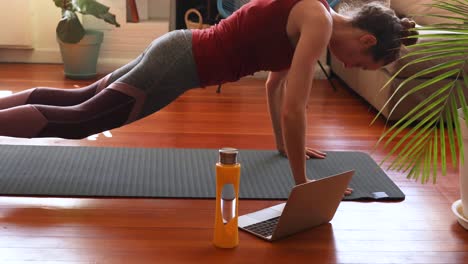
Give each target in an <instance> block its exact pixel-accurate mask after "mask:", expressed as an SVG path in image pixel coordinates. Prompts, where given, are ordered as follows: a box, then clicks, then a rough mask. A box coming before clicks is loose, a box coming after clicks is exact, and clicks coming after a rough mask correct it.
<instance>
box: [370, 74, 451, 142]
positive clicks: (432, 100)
mask: <svg viewBox="0 0 468 264" xmlns="http://www.w3.org/2000/svg"><path fill="white" fill-rule="evenodd" d="M451 86H452V84H451V83H448V84H446V85H445V86H443V87H442V88H440V89H438V90H437V91H436V92H434V93H432V94H431V95H430V96H428V97H427V98H425V99H424V100H423V101H421V103H419V104H417V105H416V106H415V107H414V108H413V109H411V110H410V111H409V112H408V113H407V114H406V115H404V116H403V117H402V118H400V119H399V120H398V121H397V122H396V123H395V124H394V125H393V126H392V127H390V128H389V129H388V130H387V131H386V132H385V133H383V134H382V135H381V137H380V138H379V140H378V142H377V144H376V146H377V145H379V144H380V142H381V141H382V140H383V139H384V138H385V137H387V135H388V134H389V133H390V132H392V131H393V130H395V129H397V128H398V130H397V132H395V133H400V132H401V131H402V130H403V129H404V128H406V127H407V126H409V125H410V124H412V123H414V122H415V121H416V120H418V119H419V118H420V117H421V116H423V115H424V114H426V113H427V112H428V111H430V110H431V109H432V108H434V107H436V106H437V105H439V104H441V103H443V102H445V100H447V97H448V94H447V95H445V96H440V95H441V94H443V93H446V91H447V90H448V89H449V88H450V87H451ZM439 96H440V97H439ZM437 97H439V98H438V99H436V98H437ZM428 104H429V106H428V107H426V108H424V107H425V106H426V105H428ZM420 109H422V110H421V111H420ZM418 111H419V112H418ZM404 122H406V123H404ZM402 124H403V125H402Z"/></svg>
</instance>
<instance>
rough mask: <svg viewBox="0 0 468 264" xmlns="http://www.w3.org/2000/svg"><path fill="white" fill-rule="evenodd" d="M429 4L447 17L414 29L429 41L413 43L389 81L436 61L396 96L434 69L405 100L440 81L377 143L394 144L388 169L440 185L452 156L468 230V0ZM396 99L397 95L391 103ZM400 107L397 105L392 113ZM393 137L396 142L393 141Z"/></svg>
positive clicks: (459, 214)
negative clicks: (431, 75) (441, 20)
mask: <svg viewBox="0 0 468 264" xmlns="http://www.w3.org/2000/svg"><path fill="white" fill-rule="evenodd" d="M428 6H430V7H433V8H437V9H440V10H441V11H444V13H445V15H438V14H427V15H425V16H430V17H437V18H439V19H440V18H444V19H445V20H446V21H444V22H442V23H437V24H432V25H427V26H422V27H418V28H416V29H415V30H417V31H419V32H420V33H423V32H426V34H419V35H418V36H416V37H418V38H430V40H429V41H427V42H423V43H419V44H415V45H413V46H411V50H410V52H409V53H408V54H407V55H405V56H403V57H402V59H409V61H408V62H407V63H406V64H405V65H404V66H403V67H402V68H401V69H400V71H398V72H396V73H395V74H394V75H393V76H392V78H391V79H390V80H389V82H388V83H387V85H388V84H389V83H390V82H392V81H393V80H394V79H395V78H396V77H397V76H398V74H399V73H400V72H401V71H402V70H404V69H405V68H406V67H409V66H411V65H413V64H417V63H427V62H431V63H430V64H427V65H430V66H428V67H427V68H425V69H423V70H422V71H419V72H417V73H415V74H414V75H412V76H410V77H408V78H407V79H406V80H405V81H403V82H402V83H401V84H400V85H399V86H398V87H397V88H396V90H395V92H394V93H393V95H395V94H396V93H397V92H399V91H403V87H406V86H408V85H407V84H408V83H409V82H410V81H411V80H413V79H415V78H418V77H421V76H422V77H424V75H428V74H434V73H436V77H433V78H427V79H426V81H425V82H423V83H421V84H418V85H416V86H415V87H406V88H409V89H407V92H406V93H405V94H404V95H403V97H402V98H404V97H406V96H408V95H410V94H413V93H416V92H420V91H422V90H425V91H426V90H428V88H429V87H434V85H437V89H435V90H433V92H431V93H430V94H429V95H428V96H426V97H425V99H424V100H423V101H422V102H421V103H419V104H418V105H416V106H415V107H414V108H413V109H412V110H411V111H410V112H408V113H407V114H406V115H405V116H404V117H403V118H401V119H400V120H399V121H398V122H396V123H394V124H393V125H391V126H390V128H389V129H388V130H387V131H385V132H384V133H383V134H382V135H381V137H380V139H379V142H378V144H380V143H383V142H385V146H386V147H388V146H392V147H391V150H390V152H389V154H388V155H387V157H386V158H385V159H384V161H385V160H387V159H388V158H390V159H391V158H392V157H393V161H392V162H391V164H390V166H389V169H396V170H399V171H403V172H405V173H408V174H407V176H408V178H414V179H416V180H417V179H420V180H421V182H423V183H426V182H428V181H429V180H430V179H431V178H432V180H433V182H434V183H435V182H436V178H437V175H438V174H439V173H441V174H442V175H445V174H446V170H447V157H448V155H450V158H451V160H452V165H453V166H454V167H457V166H459V168H460V192H461V196H462V199H461V201H456V202H455V203H454V204H453V206H452V209H454V213H455V214H456V215H457V217H458V220H459V222H460V224H462V225H463V226H464V227H465V228H468V221H467V219H468V163H467V162H466V161H467V160H466V158H465V155H468V154H466V153H468V151H467V148H468V146H465V145H464V144H463V143H464V139H465V140H466V139H468V105H467V102H466V98H465V95H464V91H465V90H466V89H468V73H467V72H466V70H465V69H466V65H468V64H467V63H468V0H446V1H438V0H436V1H434V2H432V3H431V4H428ZM421 55H423V56H422V57H421ZM440 58H444V61H443V62H440V61H437V60H438V59H440ZM433 62H435V63H433ZM392 99H393V96H391V97H390V99H389V100H388V101H390V100H392ZM400 102H401V101H400ZM387 103H388V102H387ZM396 107H398V103H397V104H396V105H395V107H393V109H392V112H393V111H394V110H395V108H396ZM383 108H385V107H383ZM383 108H382V109H383ZM379 114H380V113H379ZM379 114H378V115H379ZM405 131H406V132H405ZM391 141H395V142H396V143H395V144H393V145H390V144H389V143H390V142H391ZM447 149H448V150H449V152H450V154H448V153H447ZM395 153H398V155H397V156H396V157H394V156H393V154H395ZM463 210H464V211H465V213H463Z"/></svg>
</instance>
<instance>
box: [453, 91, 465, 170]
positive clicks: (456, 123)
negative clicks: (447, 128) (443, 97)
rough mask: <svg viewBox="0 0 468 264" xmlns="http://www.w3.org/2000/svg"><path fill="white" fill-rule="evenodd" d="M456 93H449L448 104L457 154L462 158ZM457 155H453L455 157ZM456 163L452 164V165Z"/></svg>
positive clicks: (461, 139) (461, 140)
mask: <svg viewBox="0 0 468 264" xmlns="http://www.w3.org/2000/svg"><path fill="white" fill-rule="evenodd" d="M456 96H457V93H456V92H454V93H452V94H451V95H450V106H451V109H450V110H451V115H452V122H453V126H454V128H455V139H456V143H458V145H457V147H458V148H457V150H458V155H459V156H460V160H463V159H464V153H463V138H462V133H461V127H460V123H459V119H458V118H459V117H458V107H457V97H456ZM456 156H457V155H455V157H456ZM455 166H456V164H455V165H454V167H455Z"/></svg>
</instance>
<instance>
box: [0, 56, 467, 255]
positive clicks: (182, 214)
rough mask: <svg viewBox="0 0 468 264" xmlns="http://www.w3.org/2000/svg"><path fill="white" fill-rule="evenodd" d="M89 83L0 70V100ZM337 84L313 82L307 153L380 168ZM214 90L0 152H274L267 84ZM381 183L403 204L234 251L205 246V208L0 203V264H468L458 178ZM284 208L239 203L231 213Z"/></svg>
mask: <svg viewBox="0 0 468 264" xmlns="http://www.w3.org/2000/svg"><path fill="white" fill-rule="evenodd" d="M89 83H90V81H74V80H68V79H65V78H64V77H63V69H62V66H61V65H53V64H46V65H40V64H0V91H1V90H8V91H13V92H18V91H22V90H25V89H28V88H30V87H34V86H49V87H64V88H66V89H73V88H77V87H84V86H86V85H88V84H89ZM336 84H337V85H338V87H339V89H338V91H336V92H335V91H333V89H332V88H331V87H330V85H329V84H328V83H327V82H326V81H324V80H316V81H315V82H314V87H313V89H314V92H313V93H312V95H311V98H310V102H309V105H308V116H307V121H308V127H307V129H308V130H307V136H306V140H307V144H308V145H310V146H313V147H316V148H319V149H322V150H328V151H363V152H365V153H368V154H370V155H371V157H372V158H373V159H374V160H376V161H377V162H381V161H382V160H383V159H384V158H385V155H386V154H387V153H388V150H387V149H382V148H377V149H375V144H376V142H377V140H378V138H379V137H380V135H381V133H382V131H383V130H384V126H385V121H384V120H383V119H378V120H377V121H376V123H375V124H374V125H373V126H369V124H370V122H371V121H372V119H373V118H374V116H375V114H376V111H375V110H374V109H373V108H372V107H369V105H368V104H367V103H365V101H364V100H363V99H362V98H360V97H359V96H357V95H356V94H355V93H354V92H352V91H350V90H349V89H347V88H345V87H343V86H341V85H340V84H339V83H336ZM215 90H216V87H208V88H206V89H195V90H191V91H188V92H187V93H185V94H184V95H183V96H182V97H180V98H178V99H177V100H176V101H175V102H174V103H173V104H171V105H169V106H168V107H167V108H165V109H163V110H161V111H160V112H159V113H157V114H155V115H151V116H149V117H147V118H145V119H143V120H140V121H138V122H135V123H133V124H130V125H128V126H124V127H121V128H118V129H114V130H112V131H111V134H112V137H110V138H109V137H105V136H103V135H102V134H101V135H99V136H98V137H97V139H96V140H89V139H83V140H65V139H58V138H44V139H16V138H8V137H0V144H13V145H53V146H101V147H142V148H212V149H217V148H220V147H223V146H233V147H237V148H239V149H241V150H242V149H267V150H274V149H275V145H274V137H273V134H272V130H271V127H270V120H269V117H268V112H267V103H266V98H265V89H264V83H263V81H262V80H257V79H244V80H241V81H239V82H237V83H233V84H226V85H224V86H223V89H222V92H221V94H217V93H216V92H215ZM376 92H377V91H376ZM0 158H1V157H0ZM388 164H389V163H388V162H385V163H384V164H383V166H382V167H383V168H384V169H385V168H386V166H387V165H388ZM387 174H388V175H389V176H390V177H391V178H392V180H393V181H394V182H395V183H396V184H397V185H398V186H399V187H400V188H401V189H402V190H403V192H404V193H405V194H406V199H405V201H402V202H343V203H341V205H340V207H339V208H338V211H337V213H336V216H335V218H334V219H333V220H332V221H331V223H330V224H328V225H324V226H321V227H318V228H315V229H312V230H308V231H306V232H303V233H300V234H298V235H295V236H292V237H290V238H287V239H284V240H281V241H279V242H277V243H268V242H264V241H263V240H260V239H258V238H256V237H253V236H251V235H249V234H246V233H243V232H241V233H240V244H239V247H237V248H235V249H232V250H221V249H217V248H215V247H214V246H213V245H212V243H211V239H212V236H213V224H214V207H215V202H214V200H212V199H124V198H121V199H120V198H119V199H116V198H99V199H95V198H56V197H55V198H54V197H0V263H28V264H31V263H41V264H43V263H112V264H114V263H126V264H127V263H194V262H196V263H356V264H362V263H468V232H467V231H466V230H464V229H463V228H462V227H461V226H460V225H459V224H458V223H457V221H456V218H455V216H454V215H453V214H452V211H451V204H452V203H453V202H454V201H455V200H456V199H459V197H460V193H459V189H458V188H459V186H458V184H459V183H458V181H459V178H458V169H457V168H449V170H448V173H447V175H446V176H444V177H442V176H439V177H438V181H437V184H435V185H434V184H432V183H426V184H424V185H423V184H421V183H419V182H415V181H414V180H410V179H407V178H406V175H405V174H403V173H401V172H396V171H387ZM0 184H1V182H0ZM281 202H283V201H278V200H269V201H268V200H241V201H240V202H239V212H240V213H247V212H251V211H254V210H257V209H260V208H264V207H267V206H271V205H275V204H278V203H281Z"/></svg>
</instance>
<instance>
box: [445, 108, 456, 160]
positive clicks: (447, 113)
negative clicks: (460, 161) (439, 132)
mask: <svg viewBox="0 0 468 264" xmlns="http://www.w3.org/2000/svg"><path fill="white" fill-rule="evenodd" d="M445 118H446V120H447V126H446V127H447V135H448V139H449V148H450V154H451V155H452V165H453V166H454V167H455V166H456V161H457V157H456V153H455V133H454V131H453V120H452V114H451V113H450V111H449V109H447V110H446V111H445Z"/></svg>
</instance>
